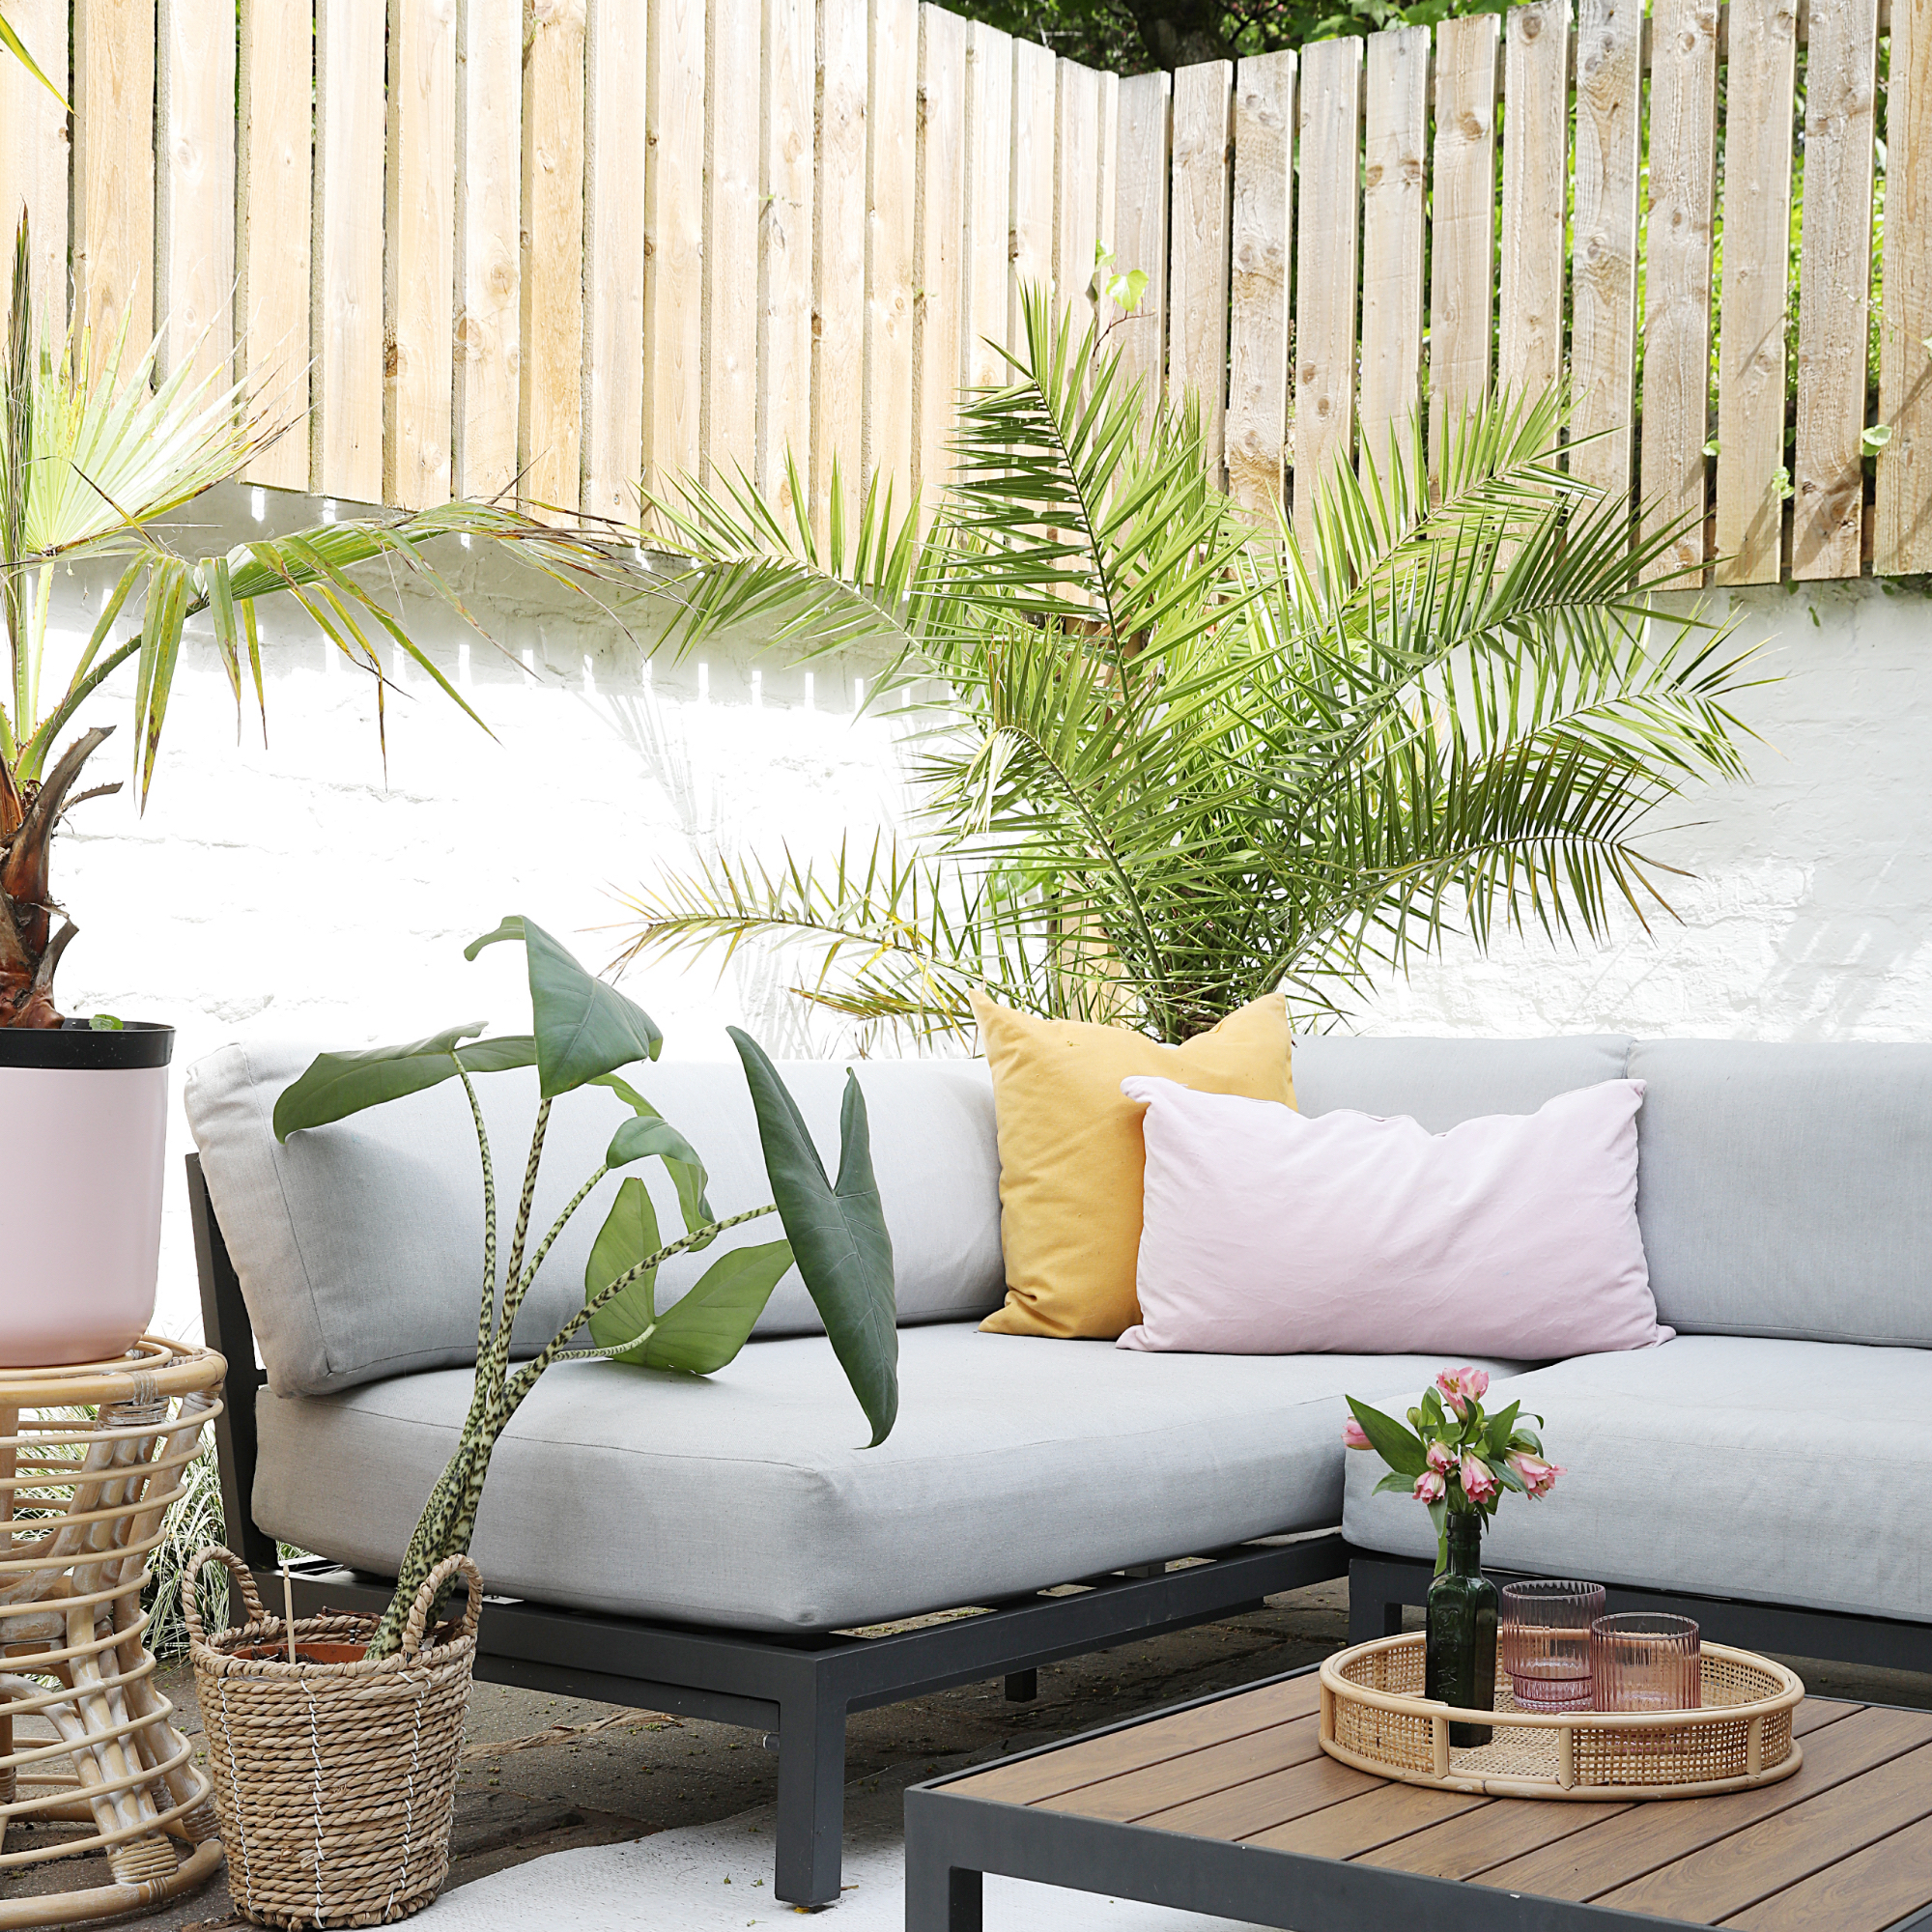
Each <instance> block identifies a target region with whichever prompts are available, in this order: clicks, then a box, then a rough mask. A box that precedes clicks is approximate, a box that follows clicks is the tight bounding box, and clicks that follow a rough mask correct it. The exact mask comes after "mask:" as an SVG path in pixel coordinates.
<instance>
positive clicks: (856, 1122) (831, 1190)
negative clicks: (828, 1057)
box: [728, 1027, 899, 1448]
mask: <svg viewBox="0 0 1932 1932" xmlns="http://www.w3.org/2000/svg"><path fill="white" fill-rule="evenodd" d="M728 1031H729V1033H730V1035H731V1043H732V1044H733V1045H734V1046H735V1047H736V1048H737V1049H738V1057H739V1059H740V1060H742V1061H743V1062H744V1063H745V1079H746V1081H747V1083H748V1084H749V1085H750V1087H751V1090H752V1102H753V1106H754V1107H755V1108H756V1109H757V1114H758V1139H759V1141H760V1142H761V1144H762V1145H763V1148H764V1153H765V1172H766V1174H767V1176H768V1177H769V1178H770V1180H771V1184H772V1198H773V1199H774V1200H775V1201H776V1202H777V1203H778V1208H779V1218H780V1220H781V1221H782V1222H783V1224H784V1231H785V1236H786V1238H787V1239H788V1240H789V1241H790V1242H791V1247H792V1254H793V1257H794V1258H795V1259H796V1261H797V1263H798V1271H799V1273H800V1274H801V1275H802V1276H804V1278H805V1286H806V1289H807V1292H808V1293H810V1296H811V1298H812V1301H813V1302H814V1303H815V1304H816V1306H817V1309H818V1313H819V1315H820V1317H821V1318H822V1320H823V1321H824V1322H825V1332H826V1334H827V1335H828V1336H829V1337H830V1338H831V1342H832V1347H833V1350H834V1351H835V1352H836V1353H837V1355H838V1360H839V1364H840V1366H841V1367H842V1368H843V1369H844V1371H845V1377H846V1379H847V1380H848V1381H849V1382H850V1383H851V1384H852V1393H853V1394H854V1395H855V1396H857V1397H858V1398H859V1406H860V1407H862V1408H863V1409H864V1410H865V1411H866V1419H867V1421H868V1422H869V1423H870V1424H871V1425H872V1442H871V1446H872V1447H873V1448H876V1447H877V1446H878V1445H879V1444H880V1443H881V1442H883V1441H884V1440H885V1439H886V1437H887V1436H888V1435H891V1434H892V1428H893V1422H894V1419H895V1417H896V1416H897V1414H898V1406H899V1380H898V1355H899V1336H898V1329H897V1327H896V1325H895V1321H896V1301H895V1294H894V1289H893V1241H892V1236H890V1235H889V1234H888V1233H887V1232H886V1217H885V1214H884V1212H883V1211H882V1210H881V1208H880V1206H879V1186H878V1182H877V1180H876V1179H874V1178H873V1175H872V1154H871V1141H870V1135H869V1133H868V1131H867V1122H866V1099H865V1095H864V1094H862V1093H861V1092H860V1089H859V1082H858V1079H857V1077H856V1076H855V1075H854V1074H852V1073H851V1072H850V1071H848V1072H847V1073H846V1075H845V1098H844V1103H843V1105H842V1106H841V1107H840V1109H839V1115H838V1141H839V1154H838V1181H837V1182H836V1183H834V1182H832V1181H830V1180H828V1179H826V1174H825V1165H824V1163H823V1162H822V1161H821V1160H820V1159H819V1158H818V1150H817V1149H816V1148H815V1147H814V1146H813V1145H812V1142H811V1135H810V1132H809V1131H808V1130H807V1127H806V1124H805V1117H804V1116H803V1115H802V1114H800V1112H799V1111H798V1103H797V1102H796V1101H795V1100H794V1099H793V1098H792V1096H791V1094H790V1093H789V1092H788V1091H787V1089H786V1087H785V1084H784V1082H783V1081H782V1080H781V1079H780V1077H779V1071H778V1068H777V1067H775V1066H774V1065H772V1063H771V1061H770V1060H769V1059H768V1058H767V1057H766V1055H765V1051H764V1049H763V1048H762V1047H761V1046H760V1045H759V1044H758V1043H757V1041H756V1040H754V1039H753V1037H751V1035H750V1034H748V1033H745V1032H744V1031H742V1030H741V1029H740V1028H738V1027H731V1028H730V1029H728Z"/></svg>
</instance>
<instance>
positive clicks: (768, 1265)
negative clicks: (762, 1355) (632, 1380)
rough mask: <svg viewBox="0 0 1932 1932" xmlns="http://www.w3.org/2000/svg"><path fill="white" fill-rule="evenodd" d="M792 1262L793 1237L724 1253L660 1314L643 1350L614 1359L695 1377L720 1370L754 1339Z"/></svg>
mask: <svg viewBox="0 0 1932 1932" xmlns="http://www.w3.org/2000/svg"><path fill="white" fill-rule="evenodd" d="M791 1263H792V1253H791V1243H790V1242H789V1241H767V1242H765V1243H764V1244H763V1245H762V1246H760V1247H755V1248H733V1249H732V1250H731V1251H730V1252H729V1253H728V1254H723V1255H720V1256H719V1257H718V1259H717V1260H716V1261H715V1262H713V1263H712V1264H711V1265H710V1266H709V1267H708V1268H706V1269H705V1270H704V1273H703V1275H702V1276H701V1277H700V1278H699V1279H698V1282H697V1285H696V1287H695V1288H694V1289H692V1291H691V1292H690V1293H688V1294H687V1295H685V1296H684V1298H683V1299H682V1300H680V1301H679V1302H678V1303H677V1304H676V1305H675V1306H674V1307H672V1308H668V1309H667V1310H666V1311H665V1313H664V1314H663V1315H661V1316H659V1318H658V1321H657V1326H656V1328H655V1329H654V1330H653V1331H652V1332H651V1334H650V1335H649V1336H648V1337H647V1338H646V1339H645V1341H644V1343H643V1345H642V1346H641V1348H639V1349H635V1350H628V1351H627V1352H626V1353H624V1354H622V1355H619V1356H617V1357H616V1359H617V1360H618V1361H620V1362H641V1363H642V1364H643V1365H644V1367H645V1368H648V1369H683V1370H685V1371H686V1372H687V1373H688V1374H690V1375H694V1376H708V1375H710V1374H712V1373H713V1372H714V1371H715V1370H718V1369H722V1368H723V1367H724V1366H725V1364H726V1363H727V1362H729V1361H730V1360H731V1359H732V1357H733V1356H735V1355H736V1354H737V1352H738V1350H740V1349H742V1348H743V1347H744V1346H745V1344H746V1342H747V1341H748V1340H749V1339H750V1337H751V1333H752V1328H753V1324H754V1323H755V1322H756V1321H757V1319H758V1317H759V1316H760V1315H762V1314H763V1313H764V1312H765V1303H766V1302H768V1301H769V1300H770V1299H771V1298H772V1290H773V1289H775V1288H776V1287H777V1286H778V1285H779V1283H780V1282H781V1281H782V1280H783V1279H784V1277H785V1276H786V1275H787V1274H788V1273H790V1271H791ZM620 1299H621V1297H620Z"/></svg>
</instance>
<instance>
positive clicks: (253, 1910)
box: [182, 1548, 483, 1927]
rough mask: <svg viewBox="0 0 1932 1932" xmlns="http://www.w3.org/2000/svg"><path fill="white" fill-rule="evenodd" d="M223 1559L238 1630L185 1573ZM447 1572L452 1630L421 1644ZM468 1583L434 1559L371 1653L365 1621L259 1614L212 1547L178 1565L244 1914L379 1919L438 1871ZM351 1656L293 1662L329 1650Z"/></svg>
mask: <svg viewBox="0 0 1932 1932" xmlns="http://www.w3.org/2000/svg"><path fill="white" fill-rule="evenodd" d="M211 1561H213V1562H216V1563H220V1564H222V1565H223V1566H224V1567H225V1568H226V1569H227V1571H228V1574H229V1575H230V1577H233V1578H234V1580H235V1583H236V1586H237V1587H238V1588H239V1589H240V1590H241V1601H242V1604H243V1605H244V1607H245V1609H246V1611H247V1622H246V1624H245V1625H243V1626H242V1628H241V1629H240V1630H228V1631H219V1632H216V1633H215V1634H213V1636H210V1635H208V1634H205V1633H204V1631H203V1629H202V1624H201V1616H200V1605H199V1604H198V1603H197V1601H196V1596H195V1585H196V1579H197V1578H198V1577H199V1576H200V1574H201V1569H202V1566H203V1564H205V1563H208V1562H211ZM459 1573H460V1574H461V1575H462V1576H463V1577H464V1578H465V1579H466V1580H467V1582H468V1583H469V1606H468V1608H467V1609H466V1610H465V1611H464V1615H463V1621H462V1622H461V1623H460V1624H459V1625H458V1626H457V1627H456V1630H455V1632H454V1634H452V1635H449V1636H447V1637H446V1638H445V1639H444V1640H443V1641H441V1642H434V1641H432V1642H429V1643H425V1641H424V1637H423V1632H424V1629H425V1626H426V1625H427V1624H428V1621H429V1616H430V1609H431V1606H432V1605H434V1604H435V1602H436V1599H437V1594H438V1592H439V1591H440V1590H441V1589H442V1587H443V1585H444V1584H445V1583H447V1582H448V1581H449V1580H450V1579H451V1578H452V1577H455V1576H457V1575H458V1574H459ZM482 1603H483V1584H482V1578H481V1577H479V1576H478V1575H477V1571H476V1566H475V1564H473V1563H472V1562H470V1560H469V1557H467V1556H449V1557H445V1558H444V1559H443V1560H442V1561H441V1562H440V1563H439V1564H438V1565H437V1567H436V1568H435V1569H434V1570H433V1571H431V1572H430V1574H429V1577H428V1578H427V1579H426V1580H425V1582H424V1583H423V1586H422V1588H421V1589H420V1590H418V1591H417V1592H416V1599H415V1602H414V1603H413V1604H412V1605H411V1607H410V1618H409V1624H408V1627H407V1628H406V1629H405V1631H404V1633H403V1647H402V1649H401V1651H400V1652H399V1653H398V1654H397V1655H396V1656H394V1657H386V1658H382V1659H378V1660H374V1661H372V1660H370V1659H367V1658H365V1657H362V1656H361V1655H360V1646H361V1645H363V1644H365V1643H366V1642H367V1641H368V1639H369V1638H370V1637H371V1636H372V1635H373V1634H375V1629H376V1623H377V1619H376V1618H374V1617H369V1616H348V1615H333V1616H320V1617H302V1618H299V1619H298V1620H297V1623H296V1626H295V1638H296V1654H297V1657H298V1660H299V1661H298V1662H295V1663H291V1662H289V1661H288V1631H287V1627H286V1626H285V1625H284V1624H283V1622H282V1620H281V1618H279V1617H271V1616H269V1615H268V1614H267V1613H266V1612H265V1611H264V1610H263V1608H262V1601H261V1599H260V1597H258V1596H257V1595H256V1592H255V1583H254V1578H253V1577H250V1576H249V1574H248V1571H247V1568H246V1566H245V1565H243V1564H242V1563H241V1559H240V1558H239V1557H236V1556H234V1555H232V1554H231V1553H230V1552H229V1551H228V1550H226V1549H213V1548H212V1549H203V1550H200V1551H199V1552H197V1554H196V1555H195V1558H194V1560H193V1562H191V1563H190V1564H189V1565H188V1569H187V1575H186V1577H185V1578H184V1580H183V1585H182V1610H183V1614H184V1616H185V1620H186V1623H187V1629H188V1643H189V1654H190V1656H191V1657H192V1659H193V1661H194V1684H195V1691H196V1694H197V1696H198V1697H199V1699H200V1702H201V1722H202V1729H203V1731H204V1732H205V1733H206V1735H207V1739H208V1759H209V1771H210V1774H211V1775H212V1776H213V1781H214V1804H215V1808H216V1810H217V1811H218V1812H219V1814H220V1818H221V1841H222V1844H223V1845H224V1846H225V1847H226V1849H227V1853H228V1889H229V1894H230V1896H231V1897H232V1898H233V1899H234V1902H235V1909H236V1911H237V1912H239V1913H241V1916H242V1917H243V1918H248V1919H252V1920H253V1921H254V1922H255V1923H256V1924H257V1925H278V1926H291V1927H293V1926H308V1925H316V1926H334V1925H386V1924H389V1923H391V1922H392V1921H393V1920H395V1919H398V1918H408V1917H409V1916H410V1914H411V1913H412V1912H420V1911H421V1910H422V1908H423V1907H424V1906H425V1905H427V1904H428V1903H429V1902H430V1900H431V1899H433V1898H434V1897H435V1896H436V1894H437V1892H438V1890H439V1889H440V1887H441V1885H442V1881H443V1878H444V1877H445V1875H446V1874H447V1872H448V1870H449V1828H450V1821H451V1818H452V1815H453V1813H454V1811H455V1805H456V1762H457V1756H458V1753H459V1751H460V1750H461V1748H462V1745H463V1719H464V1712H465V1710H466V1708H467V1707H468V1705H469V1676H470V1668H471V1665H472V1664H473V1662H475V1657H476V1617H477V1613H478V1611H479V1610H480V1608H481V1607H482ZM345 1652H346V1653H347V1655H348V1656H349V1657H350V1658H351V1659H353V1661H350V1662H308V1661H306V1660H305V1656H304V1654H305V1653H306V1654H307V1655H308V1656H313V1657H316V1658H330V1659H332V1658H339V1657H343V1656H344V1655H345Z"/></svg>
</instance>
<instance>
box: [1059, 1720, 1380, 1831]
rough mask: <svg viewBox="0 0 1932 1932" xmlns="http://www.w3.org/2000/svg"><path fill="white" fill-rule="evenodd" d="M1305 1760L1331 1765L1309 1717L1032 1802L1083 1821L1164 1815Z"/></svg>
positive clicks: (1317, 1728) (1318, 1730) (1318, 1729)
mask: <svg viewBox="0 0 1932 1932" xmlns="http://www.w3.org/2000/svg"><path fill="white" fill-rule="evenodd" d="M1311 1758H1319V1759H1320V1760H1321V1763H1323V1764H1332V1763H1334V1760H1333V1759H1332V1758H1328V1757H1324V1756H1322V1752H1321V1720H1320V1719H1318V1718H1315V1717H1313V1716H1310V1717H1306V1718H1296V1719H1293V1721H1291V1722H1289V1723H1286V1724H1270V1725H1269V1726H1268V1728H1267V1729H1266V1730H1264V1731H1250V1732H1249V1733H1248V1734H1247V1736H1245V1737H1239V1738H1230V1739H1229V1740H1228V1741H1227V1743H1226V1744H1219V1745H1206V1746H1204V1747H1202V1748H1201V1749H1200V1750H1195V1751H1188V1752H1186V1753H1184V1754H1183V1755H1182V1756H1179V1757H1169V1758H1163V1759H1161V1761H1160V1762H1159V1763H1158V1764H1149V1765H1143V1766H1142V1767H1141V1768H1140V1770H1138V1771H1125V1772H1122V1773H1121V1775H1120V1776H1117V1777H1108V1778H1103V1779H1101V1780H1100V1781H1098V1782H1097V1783H1094V1784H1083V1785H1081V1786H1080V1787H1079V1788H1078V1789H1077V1790H1074V1791H1067V1792H1059V1793H1056V1794H1055V1795H1054V1796H1052V1797H1050V1798H1039V1799H1036V1800H1035V1801H1034V1802H1035V1803H1036V1804H1042V1805H1044V1806H1045V1807H1046V1808H1047V1809H1048V1810H1052V1811H1077V1812H1079V1814H1080V1815H1081V1816H1082V1817H1083V1818H1122V1819H1132V1818H1144V1817H1146V1816H1147V1814H1148V1813H1149V1812H1150V1811H1164V1810H1166V1809H1167V1807H1168V1806H1169V1805H1171V1804H1182V1803H1184V1802H1185V1801H1187V1800H1188V1799H1191V1798H1211V1797H1212V1796H1213V1795H1214V1794H1215V1793H1217V1792H1222V1791H1226V1790H1227V1789H1228V1788H1229V1787H1230V1786H1231V1785H1241V1784H1245V1783H1247V1781H1248V1780H1249V1779H1250V1778H1255V1777H1262V1776H1265V1775H1266V1774H1267V1773H1269V1772H1271V1771H1281V1770H1284V1769H1286V1768H1287V1767H1289V1766H1291V1765H1297V1764H1306V1763H1307V1762H1308V1761H1309V1760H1310V1759H1311ZM1336 1768H1337V1769H1338V1770H1339V1769H1341V1768H1342V1767H1340V1766H1337V1767H1336Z"/></svg>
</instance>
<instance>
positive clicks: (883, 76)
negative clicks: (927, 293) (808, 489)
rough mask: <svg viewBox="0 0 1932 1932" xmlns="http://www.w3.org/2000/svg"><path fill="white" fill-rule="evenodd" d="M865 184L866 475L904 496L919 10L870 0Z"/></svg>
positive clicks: (890, 0)
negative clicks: (878, 478)
mask: <svg viewBox="0 0 1932 1932" xmlns="http://www.w3.org/2000/svg"><path fill="white" fill-rule="evenodd" d="M871 9H872V30H871V71H872V79H871V97H870V106H869V108H868V110H867V135H868V137H869V138H868V142H867V149H868V152H867V182H866V228H867V241H866V473H867V475H868V476H870V475H873V474H875V473H877V472H879V471H883V472H884V473H885V475H886V476H887V477H889V478H890V479H891V480H892V482H893V485H894V496H895V499H896V500H897V501H899V502H903V501H904V500H905V497H906V493H907V491H908V490H909V489H910V488H911V485H912V469H913V424H914V416H913V299H914V295H915V292H916V291H917V290H918V287H919V281H918V274H917V268H916V265H915V262H914V259H913V246H914V241H915V239H916V238H915V235H914V217H915V213H916V209H917V205H918V204H917V189H918V168H919V8H918V5H917V4H916V0H871Z"/></svg>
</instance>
